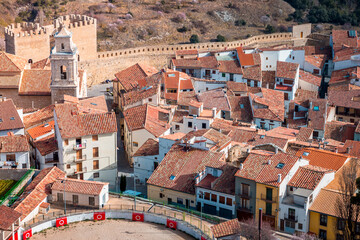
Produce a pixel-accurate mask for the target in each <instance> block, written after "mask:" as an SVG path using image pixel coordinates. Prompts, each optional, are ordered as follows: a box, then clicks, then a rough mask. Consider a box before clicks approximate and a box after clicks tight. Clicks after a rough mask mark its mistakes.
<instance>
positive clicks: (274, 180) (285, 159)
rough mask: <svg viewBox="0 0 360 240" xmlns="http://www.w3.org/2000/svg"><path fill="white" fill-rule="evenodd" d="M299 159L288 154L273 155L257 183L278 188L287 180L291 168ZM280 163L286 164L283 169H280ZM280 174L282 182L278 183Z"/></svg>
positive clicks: (259, 175)
mask: <svg viewBox="0 0 360 240" xmlns="http://www.w3.org/2000/svg"><path fill="white" fill-rule="evenodd" d="M298 159H299V157H296V156H294V155H289V154H286V153H277V154H274V155H272V156H271V157H270V158H269V160H270V161H271V162H270V164H266V165H264V167H263V169H262V170H261V171H260V173H259V174H258V176H257V177H256V179H255V181H256V182H259V183H263V184H266V185H272V186H275V187H278V186H279V185H280V184H281V182H282V181H283V180H284V179H285V177H286V176H287V174H288V173H289V171H290V170H291V168H292V167H293V166H294V164H295V163H296V162H297V161H298ZM279 163H282V164H284V165H283V167H279V165H278V164H279ZM278 174H281V176H282V178H281V181H280V182H278Z"/></svg>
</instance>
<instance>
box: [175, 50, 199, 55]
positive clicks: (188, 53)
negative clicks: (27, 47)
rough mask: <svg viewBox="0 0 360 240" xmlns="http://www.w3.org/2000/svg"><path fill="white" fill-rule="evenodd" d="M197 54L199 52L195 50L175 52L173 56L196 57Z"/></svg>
mask: <svg viewBox="0 0 360 240" xmlns="http://www.w3.org/2000/svg"><path fill="white" fill-rule="evenodd" d="M198 53H199V51H198V50H196V49H190V50H178V51H175V55H197V54H198Z"/></svg>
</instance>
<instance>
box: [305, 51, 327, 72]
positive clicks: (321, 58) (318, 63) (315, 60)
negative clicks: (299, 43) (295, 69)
mask: <svg viewBox="0 0 360 240" xmlns="http://www.w3.org/2000/svg"><path fill="white" fill-rule="evenodd" d="M326 60H328V56H327V55H325V54H314V55H307V56H305V62H308V63H310V64H311V65H313V66H315V67H317V68H320V69H321V70H322V69H323V67H324V64H325V62H326Z"/></svg>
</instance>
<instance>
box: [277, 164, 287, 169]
mask: <svg viewBox="0 0 360 240" xmlns="http://www.w3.org/2000/svg"><path fill="white" fill-rule="evenodd" d="M284 166H285V163H278V165H276V168H279V169H282V168H283V167H284Z"/></svg>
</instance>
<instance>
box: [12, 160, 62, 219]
mask: <svg viewBox="0 0 360 240" xmlns="http://www.w3.org/2000/svg"><path fill="white" fill-rule="evenodd" d="M64 177H65V173H64V172H63V171H61V170H60V169H59V168H57V167H51V168H45V169H43V170H41V171H40V173H39V174H38V175H37V176H36V177H35V178H34V179H33V180H32V181H31V183H30V184H29V185H28V186H27V187H26V188H25V190H24V192H23V193H22V194H21V195H20V197H19V199H18V200H17V201H16V202H15V203H14V204H13V205H12V206H11V207H12V208H14V209H15V210H16V211H18V212H20V213H21V214H22V217H21V218H22V219H24V218H25V217H26V216H28V215H29V214H30V213H31V212H32V211H34V209H35V208H37V207H38V206H39V205H40V204H41V203H42V202H43V201H44V200H46V197H47V195H48V194H50V193H51V188H50V185H51V184H52V183H53V182H55V181H56V180H57V179H60V178H64Z"/></svg>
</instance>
